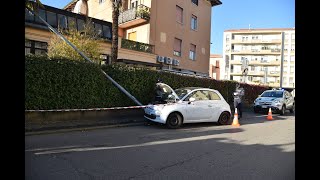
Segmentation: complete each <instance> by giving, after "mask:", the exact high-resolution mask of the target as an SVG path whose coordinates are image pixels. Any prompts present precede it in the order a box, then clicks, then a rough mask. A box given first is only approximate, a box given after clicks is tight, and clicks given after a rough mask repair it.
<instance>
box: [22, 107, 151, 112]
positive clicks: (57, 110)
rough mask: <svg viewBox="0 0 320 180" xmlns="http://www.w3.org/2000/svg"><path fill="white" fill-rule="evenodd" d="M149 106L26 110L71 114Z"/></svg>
mask: <svg viewBox="0 0 320 180" xmlns="http://www.w3.org/2000/svg"><path fill="white" fill-rule="evenodd" d="M145 107H147V106H129V107H112V108H90V109H50V110H25V112H70V111H102V110H114V109H139V108H145Z"/></svg>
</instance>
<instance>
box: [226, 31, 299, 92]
mask: <svg viewBox="0 0 320 180" xmlns="http://www.w3.org/2000/svg"><path fill="white" fill-rule="evenodd" d="M223 58H224V60H225V63H226V65H225V68H224V70H225V75H224V79H228V80H235V81H240V82H246V83H249V84H260V85H267V86H271V87H282V88H294V87H295V29H294V28H270V29H231V30H225V31H224V34H223Z"/></svg>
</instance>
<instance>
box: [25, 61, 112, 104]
mask: <svg viewBox="0 0 320 180" xmlns="http://www.w3.org/2000/svg"><path fill="white" fill-rule="evenodd" d="M107 88H108V86H107V81H106V80H105V77H104V75H103V74H102V73H101V72H100V70H99V67H98V66H96V65H94V64H91V63H85V62H79V61H70V60H66V59H56V60H48V59H46V58H37V57H26V61H25V109H60V108H93V107H101V106H106V105H107V104H106V101H107V97H106V93H107Z"/></svg>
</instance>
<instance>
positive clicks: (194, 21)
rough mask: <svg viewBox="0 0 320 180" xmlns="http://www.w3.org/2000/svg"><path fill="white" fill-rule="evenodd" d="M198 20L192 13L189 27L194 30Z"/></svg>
mask: <svg viewBox="0 0 320 180" xmlns="http://www.w3.org/2000/svg"><path fill="white" fill-rule="evenodd" d="M197 24H198V21H197V16H195V15H192V17H191V29H193V30H196V29H197V26H198V25H197Z"/></svg>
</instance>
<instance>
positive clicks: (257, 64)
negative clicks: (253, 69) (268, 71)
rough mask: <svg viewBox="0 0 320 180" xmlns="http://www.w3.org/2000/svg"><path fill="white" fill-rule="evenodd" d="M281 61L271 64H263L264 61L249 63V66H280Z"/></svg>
mask: <svg viewBox="0 0 320 180" xmlns="http://www.w3.org/2000/svg"><path fill="white" fill-rule="evenodd" d="M280 64H281V62H280V61H270V62H263V61H249V66H250V65H251V66H280Z"/></svg>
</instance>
